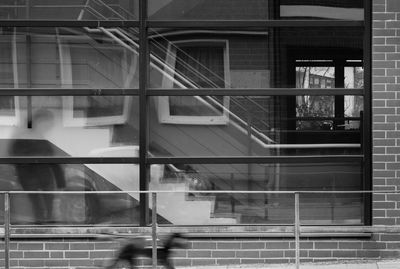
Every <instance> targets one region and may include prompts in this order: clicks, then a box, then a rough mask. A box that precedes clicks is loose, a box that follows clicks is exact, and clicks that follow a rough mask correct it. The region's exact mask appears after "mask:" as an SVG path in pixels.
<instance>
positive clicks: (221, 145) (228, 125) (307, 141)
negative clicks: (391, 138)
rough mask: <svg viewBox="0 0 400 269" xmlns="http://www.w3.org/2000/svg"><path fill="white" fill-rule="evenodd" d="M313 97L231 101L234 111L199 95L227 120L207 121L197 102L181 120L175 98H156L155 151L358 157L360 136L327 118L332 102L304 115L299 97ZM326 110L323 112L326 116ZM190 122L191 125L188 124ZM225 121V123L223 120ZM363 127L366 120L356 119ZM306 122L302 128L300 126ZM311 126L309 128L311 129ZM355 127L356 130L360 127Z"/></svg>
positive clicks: (320, 102)
mask: <svg viewBox="0 0 400 269" xmlns="http://www.w3.org/2000/svg"><path fill="white" fill-rule="evenodd" d="M300 97H301V98H303V99H304V100H310V99H311V97H314V96H311V97H310V98H309V99H307V98H306V97H308V96H298V97H296V96H229V97H224V99H225V98H227V99H228V100H229V106H227V105H224V104H223V103H221V102H220V101H219V100H218V99H216V98H215V97H214V96H197V97H190V98H197V100H198V101H199V102H200V101H201V102H202V104H203V106H204V107H205V108H207V107H210V108H212V107H215V106H216V104H218V105H219V109H223V111H224V114H225V115H227V116H226V117H225V118H223V117H222V116H219V117H218V116H209V114H208V116H206V115H205V114H204V111H205V110H200V109H197V108H196V107H193V105H192V104H191V103H183V102H182V103H180V108H181V107H182V109H180V110H179V111H180V118H178V117H177V116H176V114H172V113H171V106H172V105H171V104H170V103H168V101H170V100H171V99H169V98H168V97H164V96H163V97H152V99H151V102H150V110H149V113H150V118H149V119H150V134H149V137H150V148H151V151H152V153H153V154H154V155H156V156H271V155H313V154H317V155H318V154H321V155H324V154H343V155H346V154H358V153H360V150H361V148H360V131H359V127H354V128H352V129H351V130H349V131H346V130H344V129H343V128H334V126H333V125H332V122H335V121H339V120H343V118H336V116H335V115H334V114H327V113H325V109H326V107H325V103H329V102H330V101H331V99H332V98H333V96H328V97H327V100H325V99H323V98H320V99H316V100H313V101H312V102H309V103H307V109H308V111H310V113H308V114H297V116H296V113H299V107H298V106H297V107H296V103H295V102H294V101H295V100H296V99H295V98H297V99H298V98H300ZM321 111H322V112H321ZM318 113H319V114H318ZM183 119H185V120H186V121H183ZM222 119H223V120H224V121H223V120H222ZM351 120H352V121H355V122H358V123H359V121H360V120H361V119H357V118H352V119H351ZM300 123H301V124H300ZM306 124H308V125H306ZM354 126H355V125H354Z"/></svg>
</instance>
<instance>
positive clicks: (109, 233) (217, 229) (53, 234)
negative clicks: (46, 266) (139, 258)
mask: <svg viewBox="0 0 400 269" xmlns="http://www.w3.org/2000/svg"><path fill="white" fill-rule="evenodd" d="M158 231H159V233H160V234H169V233H173V232H180V233H183V234H185V235H186V236H187V237H216V238H218V237H266V238H268V237H293V236H294V227H293V226H292V225H281V226H272V225H229V226H228V225H217V226H160V227H159V228H158ZM300 232H301V233H300V234H301V237H305V238H306V237H368V236H371V234H373V233H389V234H391V233H393V234H398V233H400V226H351V225H349V226H345V225H342V226H301V227H300ZM150 235H151V227H118V226H91V227H79V226H78V227H77V226H75V227H73V226H70V227H68V226H62V227H60V226H58V227H57V226H54V227H40V226H36V227H34V226H16V225H14V226H13V228H12V229H11V237H12V238H68V237H69V238H95V239H100V240H101V239H104V240H113V239H117V238H129V237H143V236H150ZM1 236H4V234H0V237H1Z"/></svg>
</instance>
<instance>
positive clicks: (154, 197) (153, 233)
mask: <svg viewBox="0 0 400 269" xmlns="http://www.w3.org/2000/svg"><path fill="white" fill-rule="evenodd" d="M151 197H152V200H151V201H152V212H151V237H152V241H153V244H152V245H153V253H152V259H153V269H157V193H156V192H153V193H152V194H151Z"/></svg>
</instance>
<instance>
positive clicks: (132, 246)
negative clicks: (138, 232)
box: [107, 233, 187, 269]
mask: <svg viewBox="0 0 400 269" xmlns="http://www.w3.org/2000/svg"><path fill="white" fill-rule="evenodd" d="M186 245H187V241H186V239H185V238H184V236H182V234H180V233H173V234H171V235H170V236H169V237H168V238H167V240H166V241H165V244H164V246H161V247H159V248H157V260H158V262H159V263H160V265H163V266H164V267H165V268H167V269H174V268H175V267H174V266H173V264H172V262H171V259H170V258H171V257H170V256H171V254H172V249H174V248H186ZM152 254H153V249H152V248H147V247H146V244H145V240H144V239H143V238H141V239H139V240H138V239H132V240H131V241H129V242H128V243H127V244H126V245H124V246H123V247H122V248H121V250H120V251H119V252H118V254H117V257H116V258H115V259H114V261H113V263H112V264H111V265H110V266H108V267H107V268H108V269H114V268H115V269H116V268H120V269H122V268H125V269H133V268H134V266H135V265H136V263H137V258H138V257H147V258H151V257H152Z"/></svg>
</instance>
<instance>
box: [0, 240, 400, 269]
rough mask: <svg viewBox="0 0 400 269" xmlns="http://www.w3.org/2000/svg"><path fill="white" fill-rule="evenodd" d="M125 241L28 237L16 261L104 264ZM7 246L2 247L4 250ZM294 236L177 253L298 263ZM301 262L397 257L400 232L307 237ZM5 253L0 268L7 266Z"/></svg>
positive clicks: (208, 244) (221, 261)
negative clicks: (359, 235)
mask: <svg viewBox="0 0 400 269" xmlns="http://www.w3.org/2000/svg"><path fill="white" fill-rule="evenodd" d="M120 246H121V242H113V241H102V240H96V239H51V240H49V239H46V240H42V239H35V240H33V239H29V240H16V241H12V243H11V266H12V268H13V269H17V268H18V269H20V268H21V269H22V268H57V269H61V268H65V269H66V268H76V269H79V268H81V269H94V268H103V267H104V266H105V265H107V264H109V263H110V261H111V259H112V258H113V257H114V256H115V254H116V251H117V249H118V247H120ZM3 247H4V246H3V245H1V248H2V249H3ZM294 247H295V244H294V241H293V239H279V238H276V239H272V238H271V239H265V238H223V239H213V240H210V239H205V238H198V239H195V238H193V239H190V240H189V244H188V248H187V249H177V250H175V251H174V253H173V261H174V264H175V265H176V266H177V267H179V266H183V267H189V266H208V265H214V266H215V265H221V266H224V265H239V264H268V263H294V261H295V260H294V257H295V256H294V255H295V252H294ZM300 247H301V252H300V255H301V261H302V262H328V261H338V260H340V261H343V260H363V259H368V260H370V259H382V258H393V257H397V256H398V255H399V249H400V235H393V234H381V235H375V236H373V237H372V238H368V239H337V238H336V239H334V238H321V239H303V240H302V241H301V245H300ZM3 258H4V252H3V251H1V252H0V267H3V266H4V259H3ZM138 266H139V267H141V268H150V267H151V260H150V259H145V258H142V259H140V260H139V262H138Z"/></svg>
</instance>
